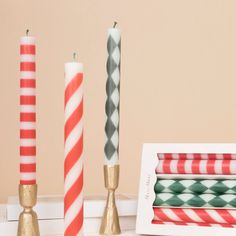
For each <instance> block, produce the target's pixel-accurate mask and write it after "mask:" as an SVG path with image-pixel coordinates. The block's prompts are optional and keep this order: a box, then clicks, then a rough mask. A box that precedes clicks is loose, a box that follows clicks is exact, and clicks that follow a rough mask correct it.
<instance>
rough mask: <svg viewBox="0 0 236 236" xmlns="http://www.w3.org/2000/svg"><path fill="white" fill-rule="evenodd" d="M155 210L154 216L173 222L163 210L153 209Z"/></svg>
mask: <svg viewBox="0 0 236 236" xmlns="http://www.w3.org/2000/svg"><path fill="white" fill-rule="evenodd" d="M153 210H154V214H155V215H156V216H157V217H158V218H159V219H161V220H162V221H172V219H171V218H169V217H168V216H167V215H166V214H165V213H164V211H162V209H161V208H153Z"/></svg>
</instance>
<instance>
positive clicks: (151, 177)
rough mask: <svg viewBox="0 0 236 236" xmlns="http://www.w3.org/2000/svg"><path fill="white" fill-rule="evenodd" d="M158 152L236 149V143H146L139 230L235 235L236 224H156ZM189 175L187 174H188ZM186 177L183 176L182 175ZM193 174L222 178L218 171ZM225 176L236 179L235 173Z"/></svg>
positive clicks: (182, 235) (180, 234) (179, 235)
mask: <svg viewBox="0 0 236 236" xmlns="http://www.w3.org/2000/svg"><path fill="white" fill-rule="evenodd" d="M157 153H236V144H200V143H199V144H189V143H187V144H171V143H170V144H168V143H166V144H163V143H162V144H154V143H153V144H151V143H150V144H144V145H143V153H142V167H141V177H140V184H139V199H138V217H137V224H136V232H137V233H139V234H152V235H175V236H199V235H203V236H205V235H211V234H212V235H214V236H235V234H236V228H219V227H217V228H216V227H202V226H183V225H181V226H176V225H155V224H152V223H151V221H152V219H153V216H154V214H153V210H152V204H153V201H154V199H155V193H154V191H153V186H154V184H155V182H156V178H157V177H158V176H162V177H163V175H156V173H155V169H156V166H157V165H158V158H157ZM181 176H182V175H178V174H177V175H174V174H172V175H168V177H169V178H173V179H174V178H180V177H181ZM187 176H188V175H185V176H184V178H186V177H187ZM182 177H183V176H182ZM188 177H189V178H199V177H200V178H202V177H207V178H216V177H217V178H218V177H219V176H216V175H207V176H205V175H204V176H203V175H189V176H188ZM221 177H224V178H230V179H236V176H235V175H231V176H229V175H221Z"/></svg>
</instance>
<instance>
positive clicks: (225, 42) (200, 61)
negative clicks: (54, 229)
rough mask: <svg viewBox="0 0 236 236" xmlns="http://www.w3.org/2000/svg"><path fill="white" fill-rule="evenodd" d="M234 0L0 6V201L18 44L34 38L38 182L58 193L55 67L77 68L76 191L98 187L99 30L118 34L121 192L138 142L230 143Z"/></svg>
mask: <svg viewBox="0 0 236 236" xmlns="http://www.w3.org/2000/svg"><path fill="white" fill-rule="evenodd" d="M235 12H236V2H235V1H233V0H231V1H230V0H228V1H224V0H221V1H219V0H196V1H190V0H178V1H176V0H173V1H168V0H162V1H158V0H147V1H139V0H130V1H127V0H117V1H114V0H102V1H97V0H67V1H65V0H64V1H62V0H49V1H48V0H41V1H34V0H21V1H19V0H9V1H7V0H5V1H3V0H1V1H0V30H1V34H0V35H1V36H0V37H1V39H0V40H1V43H0V52H1V58H0V65H1V78H0V80H1V86H0V98H1V99H0V107H1V119H0V131H1V135H0V147H1V150H0V151H1V157H0V202H4V201H5V200H6V198H7V196H8V195H12V194H16V193H17V185H18V177H19V176H18V162H19V155H18V145H19V135H18V133H19V131H18V129H19V121H18V116H19V114H18V111H19V105H18V104H19V88H18V86H19V81H18V80H19V72H18V67H19V47H18V42H19V37H20V36H22V35H24V33H25V30H26V28H30V30H31V34H32V35H35V36H36V37H37V61H38V64H37V71H38V73H37V75H38V76H37V77H38V78H37V79H38V82H37V93H38V98H37V99H38V106H37V115H38V116H37V118H38V124H37V125H38V135H37V136H38V139H37V146H38V156H37V160H38V163H37V168H38V175H37V176H38V183H39V193H40V194H56V193H62V192H63V88H64V87H63V86H64V75H63V74H64V72H63V64H64V62H65V61H68V60H70V59H71V57H72V53H73V51H75V50H76V51H78V53H79V58H80V60H81V61H82V62H83V63H84V65H85V116H84V120H85V152H84V154H85V157H86V162H85V193H86V194H96V193H98V194H101V193H105V191H104V188H103V176H102V165H103V156H104V155H103V146H104V120H105V112H104V103H105V81H106V71H105V62H106V30H107V28H108V27H110V26H112V24H113V21H114V20H116V21H118V26H119V28H120V29H121V30H122V84H121V130H120V135H121V142H120V163H121V178H120V187H119V191H120V192H126V193H136V192H137V189H138V178H139V170H140V158H141V148H142V143H143V142H235V141H236V125H235V124H236V92H235V90H236V67H235V65H236V14H235Z"/></svg>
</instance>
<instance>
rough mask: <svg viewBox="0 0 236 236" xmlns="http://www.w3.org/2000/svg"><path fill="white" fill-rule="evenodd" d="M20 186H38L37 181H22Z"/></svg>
mask: <svg viewBox="0 0 236 236" xmlns="http://www.w3.org/2000/svg"><path fill="white" fill-rule="evenodd" d="M20 184H24V185H32V184H36V180H35V179H34V180H20Z"/></svg>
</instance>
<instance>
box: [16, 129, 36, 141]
mask: <svg viewBox="0 0 236 236" xmlns="http://www.w3.org/2000/svg"><path fill="white" fill-rule="evenodd" d="M20 138H21V139H24V138H30V139H35V138H36V130H25V129H21V130H20Z"/></svg>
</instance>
